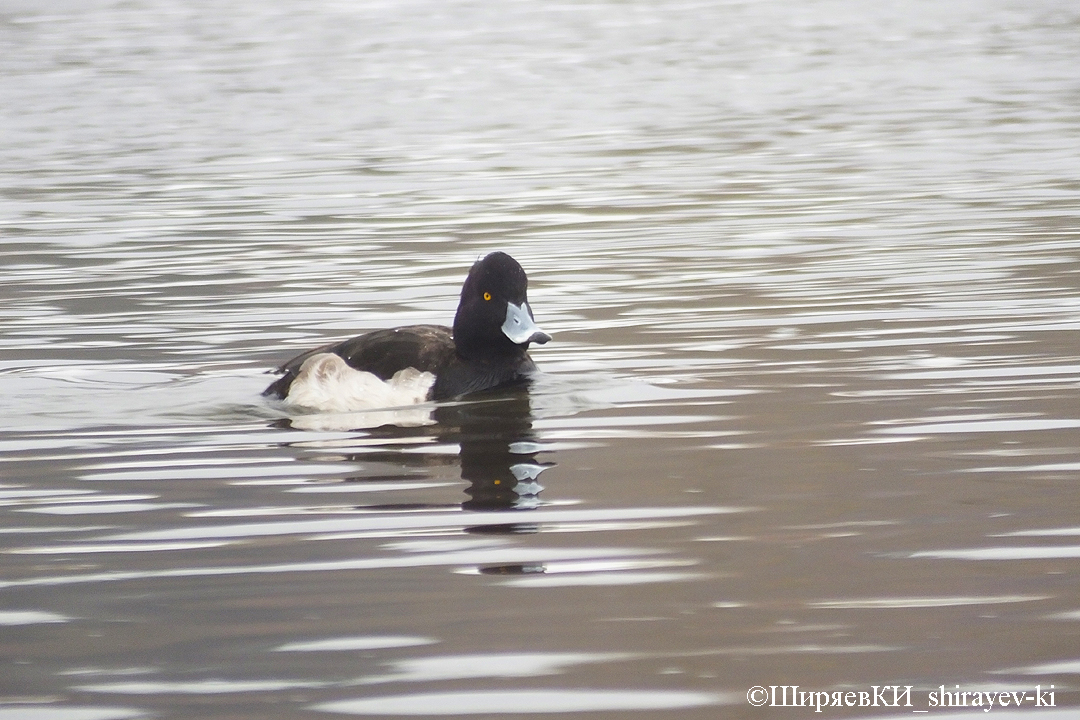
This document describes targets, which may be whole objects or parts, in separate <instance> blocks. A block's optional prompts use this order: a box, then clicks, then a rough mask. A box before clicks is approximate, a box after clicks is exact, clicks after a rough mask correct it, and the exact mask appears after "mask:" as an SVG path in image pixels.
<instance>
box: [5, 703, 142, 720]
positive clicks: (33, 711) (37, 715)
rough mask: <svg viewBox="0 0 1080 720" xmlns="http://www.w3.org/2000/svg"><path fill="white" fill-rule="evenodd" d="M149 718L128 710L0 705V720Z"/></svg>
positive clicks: (116, 719)
mask: <svg viewBox="0 0 1080 720" xmlns="http://www.w3.org/2000/svg"><path fill="white" fill-rule="evenodd" d="M151 716H152V714H151V713H149V712H146V711H143V710H132V709H130V708H110V707H78V706H72V705H62V704H59V703H57V704H55V705H39V704H31V703H20V704H18V705H2V704H0V720H130V719H131V718H149V717H151Z"/></svg>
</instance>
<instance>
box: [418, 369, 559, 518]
mask: <svg viewBox="0 0 1080 720" xmlns="http://www.w3.org/2000/svg"><path fill="white" fill-rule="evenodd" d="M435 421H436V423H437V427H438V428H439V435H440V439H442V440H443V441H445V442H454V443H457V444H458V445H459V446H460V447H461V455H460V459H461V478H462V479H463V480H466V481H468V483H469V487H468V488H467V489H466V490H465V494H466V495H468V496H469V499H468V500H466V501H465V502H464V503H462V507H463V508H465V509H467V510H505V509H518V510H522V509H528V508H533V507H536V506H537V505H538V504H539V497H538V496H539V494H540V491H541V490H543V487H542V486H541V485H540V483H539V481H538V478H539V476H540V473H541V472H543V471H544V470H545V469H547V468H548V467H550V465H551V463H540V462H538V461H537V459H536V452H537V449H538V447H539V446H538V444H537V440H536V436H535V434H534V432H533V427H532V409H531V407H530V404H529V393H528V391H527V390H526V389H524V388H513V389H511V390H504V391H501V392H499V393H498V394H492V395H490V396H489V397H486V398H481V399H479V400H477V401H472V402H464V403H459V404H453V405H446V406H442V407H439V408H437V409H436V410H435Z"/></svg>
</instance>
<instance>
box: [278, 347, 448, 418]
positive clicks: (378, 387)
mask: <svg viewBox="0 0 1080 720" xmlns="http://www.w3.org/2000/svg"><path fill="white" fill-rule="evenodd" d="M434 383H435V376H434V375H432V374H431V373H429V372H420V371H419V370H417V369H415V368H405V369H404V370H399V371H398V372H396V373H394V377H392V378H390V379H389V380H387V381H385V382H384V381H382V380H380V379H379V378H378V377H377V376H375V375H373V374H372V373H369V372H366V371H364V370H356V369H354V368H351V367H349V366H348V364H346V362H345V361H344V360H343V359H341V357H339V356H337V355H334V354H333V353H319V354H318V355H312V356H311V357H309V358H308V359H307V360H305V361H304V364H303V365H301V366H300V373H299V374H298V375H297V376H296V379H295V380H293V381H292V385H290V386H289V396H288V397H286V398H285V402H286V404H288V405H296V406H300V407H305V408H310V409H312V410H319V411H322V412H355V411H358V410H371V409H374V408H390V407H401V406H403V405H416V404H419V403H422V402H424V401H426V400H427V395H428V391H429V390H430V389H431V386H432V385H433V384H434Z"/></svg>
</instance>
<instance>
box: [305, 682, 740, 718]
mask: <svg viewBox="0 0 1080 720" xmlns="http://www.w3.org/2000/svg"><path fill="white" fill-rule="evenodd" d="M734 702H735V700H734V699H732V698H731V697H730V696H723V695H720V694H717V693H700V692H685V691H684V692H679V691H672V690H652V691H650V690H577V689H571V688H567V689H556V690H477V691H472V692H446V693H417V694H414V695H386V696H383V697H375V698H359V699H355V700H339V701H336V702H329V703H321V704H319V705H316V706H315V709H316V710H322V711H324V712H333V713H342V714H347V715H404V716H413V715H482V714H498V715H503V716H506V715H523V714H524V715H528V714H534V713H575V712H600V711H608V712H632V711H644V710H679V709H682V708H693V707H703V706H708V705H722V704H733V703H734Z"/></svg>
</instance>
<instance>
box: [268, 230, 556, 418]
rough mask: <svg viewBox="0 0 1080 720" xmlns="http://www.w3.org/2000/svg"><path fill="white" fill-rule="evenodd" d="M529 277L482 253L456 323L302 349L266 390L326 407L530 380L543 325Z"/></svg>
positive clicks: (389, 402)
mask: <svg viewBox="0 0 1080 720" xmlns="http://www.w3.org/2000/svg"><path fill="white" fill-rule="evenodd" d="M528 283H529V280H528V277H527V276H526V274H525V271H524V270H523V269H522V267H521V265H520V264H519V263H518V262H517V260H515V259H514V258H512V257H511V256H510V255H507V254H506V253H504V252H501V251H497V252H492V253H490V254H489V255H486V256H485V257H483V258H481V259H480V260H477V261H476V262H475V263H474V264H473V266H472V267H471V268H470V270H469V274H468V276H467V277H466V278H465V282H464V284H463V285H462V287H461V298H460V300H459V302H458V307H457V312H456V314H455V315H454V324H453V327H447V326H444V325H408V326H404V327H396V328H389V329H384V330H375V331H373V332H370V333H366V334H364V335H359V336H357V337H354V338H351V339H349V340H344V341H341V342H337V343H331V344H329V345H324V346H322V347H318V348H315V349H313V350H309V351H307V352H305V353H302V354H300V355H298V356H296V357H294V358H292V359H291V360H289V361H288V362H286V363H284V364H283V365H281V366H280V367H278V368H277V369H276V370H274V371H273V372H275V373H277V374H279V375H281V377H279V378H278V379H277V380H275V381H274V382H273V383H271V384H270V386H269V387H267V388H266V390H264V391H263V395H264V396H267V397H271V398H276V399H278V400H281V401H283V402H284V403H285V404H286V405H289V406H300V407H304V408H309V409H314V410H316V411H326V412H351V411H358V410H366V409H372V408H380V407H395V406H405V405H413V404H418V403H423V402H428V401H443V400H451V399H456V398H460V397H463V396H465V395H470V394H472V393H477V392H481V391H484V390H491V389H494V388H498V387H501V386H504V385H510V384H516V383H521V382H524V381H527V380H528V379H529V378H530V377H532V376H533V375H534V374H535V373H536V372H537V367H536V364H535V363H534V362H533V360H532V358H531V357H530V356H529V352H528V351H529V346H530V345H531V344H533V343H535V344H537V345H543V344H545V343H547V342H548V341H550V340H551V336H550V335H548V334H547V333H545V332H544V331H543V330H541V329H540V328H539V327H538V326H537V325H536V322H535V320H534V317H533V311H532V307H531V306H530V305H529V299H528V294H527V290H528Z"/></svg>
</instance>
